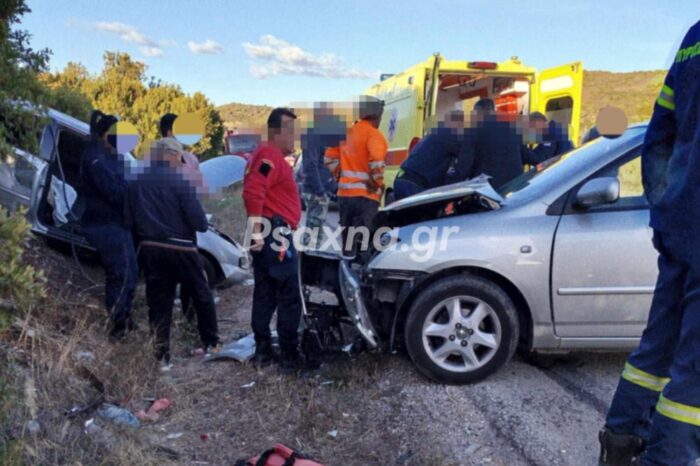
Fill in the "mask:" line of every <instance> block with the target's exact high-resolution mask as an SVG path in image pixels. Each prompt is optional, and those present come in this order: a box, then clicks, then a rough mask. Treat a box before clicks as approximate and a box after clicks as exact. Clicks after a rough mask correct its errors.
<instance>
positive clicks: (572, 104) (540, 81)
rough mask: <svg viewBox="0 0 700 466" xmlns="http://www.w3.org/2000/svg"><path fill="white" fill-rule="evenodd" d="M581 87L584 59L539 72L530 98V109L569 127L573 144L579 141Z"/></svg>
mask: <svg viewBox="0 0 700 466" xmlns="http://www.w3.org/2000/svg"><path fill="white" fill-rule="evenodd" d="M582 88H583V63H582V62H580V61H577V62H573V63H569V64H566V65H561V66H557V67H555V68H549V69H546V70H543V71H542V72H540V73H539V74H538V75H537V82H536V85H535V86H534V89H533V91H534V92H532V93H531V96H532V97H531V101H530V109H531V110H530V111H531V112H534V111H538V112H542V113H544V114H545V115H547V118H548V119H553V120H555V121H557V122H558V123H560V124H561V125H562V126H565V127H568V129H569V139H571V141H572V142H573V143H574V144H575V145H578V142H579V141H578V137H579V131H580V125H581V90H582Z"/></svg>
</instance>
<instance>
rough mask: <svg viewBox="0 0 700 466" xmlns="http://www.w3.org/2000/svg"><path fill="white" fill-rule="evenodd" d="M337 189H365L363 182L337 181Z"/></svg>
mask: <svg viewBox="0 0 700 466" xmlns="http://www.w3.org/2000/svg"><path fill="white" fill-rule="evenodd" d="M338 189H367V185H366V184H364V183H338Z"/></svg>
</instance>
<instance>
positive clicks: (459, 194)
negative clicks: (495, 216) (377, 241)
mask: <svg viewBox="0 0 700 466" xmlns="http://www.w3.org/2000/svg"><path fill="white" fill-rule="evenodd" d="M504 201H505V199H503V197H502V196H501V195H500V194H498V193H497V192H496V191H495V190H494V189H493V187H492V186H491V184H490V183H489V177H488V176H486V175H480V176H478V177H476V178H472V179H471V180H468V181H462V182H460V183H454V184H449V185H445V186H440V187H438V188H433V189H429V190H427V191H423V192H422V193H419V194H416V195H413V196H410V197H407V198H405V199H401V200H399V201H396V202H392V203H391V204H389V205H388V206H385V207H383V208H382V209H380V210H379V212H378V213H377V218H376V222H377V225H381V226H401V225H408V224H410V223H414V222H417V221H421V220H425V219H427V218H431V217H433V218H435V217H439V216H442V215H446V213H445V207H446V206H448V204H450V203H455V204H465V205H467V204H468V205H469V206H470V207H472V208H473V209H470V210H474V211H479V210H481V211H484V210H496V209H499V208H500V207H501V205H502V203H503V202H504Z"/></svg>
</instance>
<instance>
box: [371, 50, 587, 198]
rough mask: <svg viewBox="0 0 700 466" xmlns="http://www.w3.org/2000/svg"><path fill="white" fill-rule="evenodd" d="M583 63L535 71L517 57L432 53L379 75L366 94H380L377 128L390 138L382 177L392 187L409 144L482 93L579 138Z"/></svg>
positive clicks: (503, 108)
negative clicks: (461, 58) (452, 57)
mask: <svg viewBox="0 0 700 466" xmlns="http://www.w3.org/2000/svg"><path fill="white" fill-rule="evenodd" d="M582 85H583V64H582V62H580V61H579V62H573V63H569V64H566V65H562V66H558V67H556V68H551V69H546V70H543V71H540V72H537V70H536V69H535V68H533V67H530V66H526V65H524V64H523V63H522V62H521V61H520V60H519V59H518V58H517V57H512V58H511V59H510V60H507V61H504V62H498V63H497V62H485V61H471V62H470V61H451V60H445V59H444V58H443V57H442V56H440V54H435V55H433V56H432V57H430V58H429V59H427V60H426V61H424V62H421V63H418V64H417V65H415V66H412V67H410V68H409V69H407V70H406V71H403V72H401V73H399V74H394V75H382V76H381V80H380V82H379V83H377V84H375V85H373V86H371V87H369V88H368V89H367V90H366V91H365V94H367V95H372V96H375V97H377V98H380V99H382V100H384V102H385V107H384V116H383V117H382V123H381V126H380V130H381V131H382V133H383V134H384V135H385V136H386V138H387V141H388V142H389V153H388V154H387V160H386V162H387V168H386V172H385V182H386V185H387V186H388V187H389V188H388V191H390V190H391V186H393V184H394V178H395V176H396V172H397V170H398V167H399V165H401V162H403V161H404V159H405V158H406V157H407V156H408V152H409V151H410V149H411V148H412V147H413V146H414V145H415V144H416V143H417V142H418V140H420V138H421V137H423V135H424V134H425V133H426V132H427V131H429V130H430V128H431V125H434V124H435V122H437V121H440V120H441V119H442V117H443V116H444V115H445V114H446V113H448V112H450V111H452V110H464V111H465V113H468V112H471V110H472V108H473V106H474V103H476V101H478V100H479V99H481V98H486V97H488V98H491V99H493V101H494V102H495V104H496V109H497V110H498V111H500V112H503V113H505V114H506V115H510V116H512V118H513V120H515V119H517V117H518V115H527V114H529V113H531V112H536V111H537V112H541V113H543V114H545V115H546V116H547V118H548V119H553V120H555V121H557V122H558V123H560V124H561V125H562V126H563V127H568V130H569V138H570V139H571V140H572V141H573V142H574V144H577V143H578V137H579V124H580V118H581V89H582Z"/></svg>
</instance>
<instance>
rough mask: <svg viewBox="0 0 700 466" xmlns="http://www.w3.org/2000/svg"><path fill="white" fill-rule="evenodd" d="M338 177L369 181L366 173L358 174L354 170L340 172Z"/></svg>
mask: <svg viewBox="0 0 700 466" xmlns="http://www.w3.org/2000/svg"><path fill="white" fill-rule="evenodd" d="M340 176H347V177H349V178H359V179H361V180H368V179H369V175H368V174H367V173H366V172H358V171H354V170H341V171H340Z"/></svg>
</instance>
